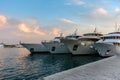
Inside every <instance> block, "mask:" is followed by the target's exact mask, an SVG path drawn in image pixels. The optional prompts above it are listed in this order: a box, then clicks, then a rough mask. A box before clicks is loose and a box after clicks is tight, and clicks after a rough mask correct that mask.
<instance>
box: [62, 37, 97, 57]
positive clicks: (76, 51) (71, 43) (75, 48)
mask: <svg viewBox="0 0 120 80" xmlns="http://www.w3.org/2000/svg"><path fill="white" fill-rule="evenodd" d="M61 41H62V42H63V43H64V44H65V45H66V46H67V47H68V49H69V50H70V51H71V53H72V54H73V55H90V54H96V53H97V51H96V50H95V49H94V48H93V44H91V43H88V42H80V41H77V40H74V39H62V40H61Z"/></svg>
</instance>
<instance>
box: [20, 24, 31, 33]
mask: <svg viewBox="0 0 120 80" xmlns="http://www.w3.org/2000/svg"><path fill="white" fill-rule="evenodd" d="M18 28H19V29H20V30H21V31H23V32H26V33H31V32H32V29H31V28H29V27H28V26H27V25H26V24H25V23H21V24H18Z"/></svg>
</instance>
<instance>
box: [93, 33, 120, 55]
mask: <svg viewBox="0 0 120 80" xmlns="http://www.w3.org/2000/svg"><path fill="white" fill-rule="evenodd" d="M95 48H96V50H97V51H98V53H99V55H100V56H103V57H108V56H112V55H115V54H120V32H112V33H108V34H105V35H104V36H103V37H101V39H100V40H99V41H98V42H96V44H95Z"/></svg>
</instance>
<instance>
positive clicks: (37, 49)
mask: <svg viewBox="0 0 120 80" xmlns="http://www.w3.org/2000/svg"><path fill="white" fill-rule="evenodd" d="M20 44H21V45H22V46H23V47H25V48H26V49H27V50H28V51H29V52H31V53H49V51H48V50H47V48H46V47H45V46H44V45H42V44H32V43H31V44H27V43H20Z"/></svg>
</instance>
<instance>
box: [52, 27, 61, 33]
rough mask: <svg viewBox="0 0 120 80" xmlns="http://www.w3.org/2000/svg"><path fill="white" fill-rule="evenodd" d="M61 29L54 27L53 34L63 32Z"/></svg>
mask: <svg viewBox="0 0 120 80" xmlns="http://www.w3.org/2000/svg"><path fill="white" fill-rule="evenodd" d="M61 31H62V30H61V29H60V28H53V29H52V34H53V35H59V34H60V33H61Z"/></svg>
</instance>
